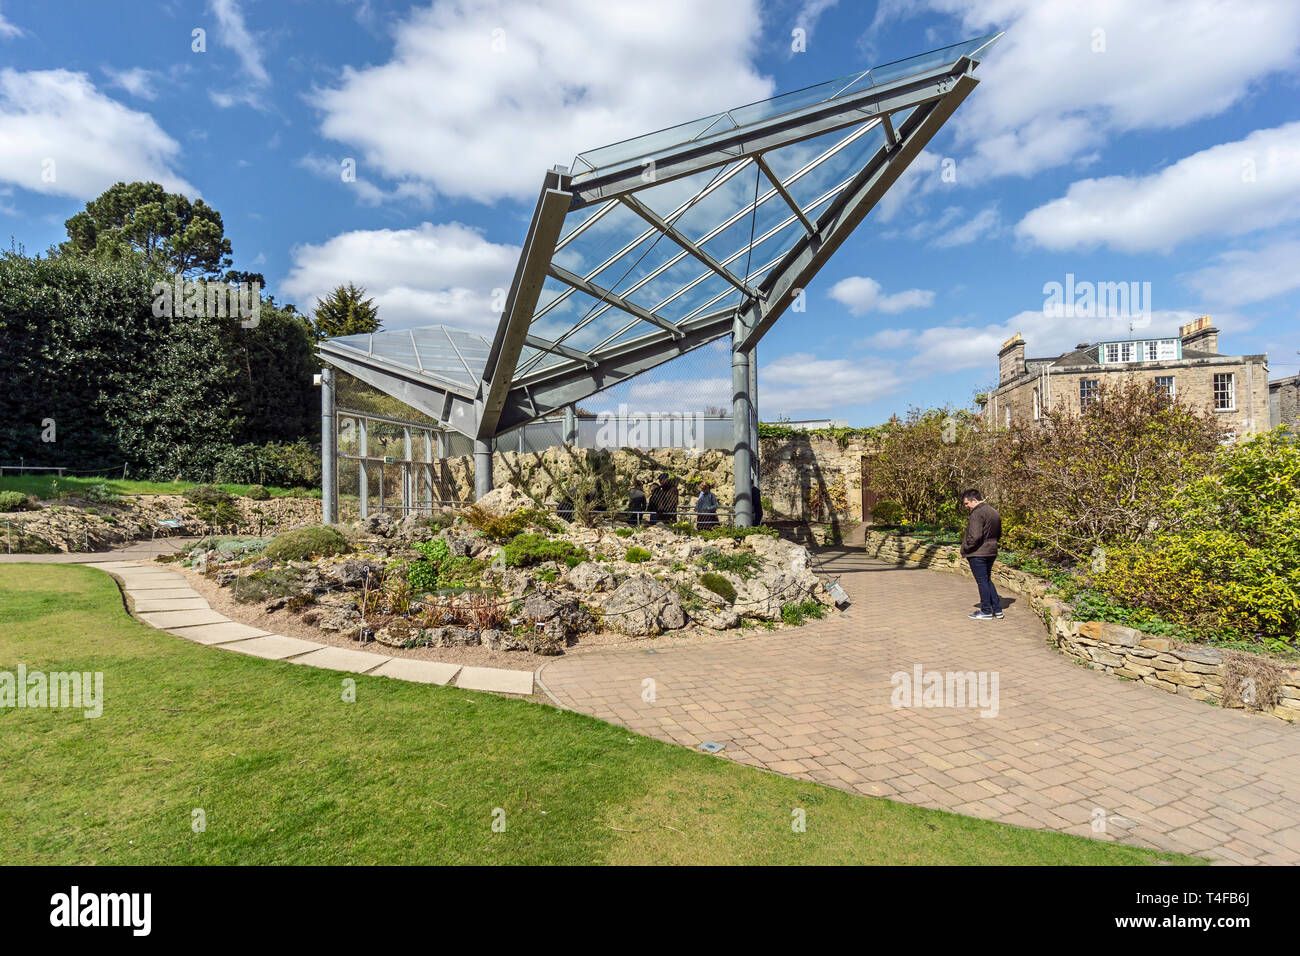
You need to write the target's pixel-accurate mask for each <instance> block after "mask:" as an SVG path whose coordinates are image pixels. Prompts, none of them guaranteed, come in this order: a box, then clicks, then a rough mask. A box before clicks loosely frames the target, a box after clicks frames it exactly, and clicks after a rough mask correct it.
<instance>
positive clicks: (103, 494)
mask: <svg viewBox="0 0 1300 956" xmlns="http://www.w3.org/2000/svg"><path fill="white" fill-rule="evenodd" d="M81 496H82V497H83V498H85V499H86V500H87V501H93V502H95V504H100V505H111V504H112V503H113V502H115V501H117V495H115V494H114V493H113V491H112V489H110V488H109V487H108V484H107V483H105V482H102V481H96V482H95V483H94V484H91V485H87V486H86V487H85V489H84V490H83V491H82V492H81Z"/></svg>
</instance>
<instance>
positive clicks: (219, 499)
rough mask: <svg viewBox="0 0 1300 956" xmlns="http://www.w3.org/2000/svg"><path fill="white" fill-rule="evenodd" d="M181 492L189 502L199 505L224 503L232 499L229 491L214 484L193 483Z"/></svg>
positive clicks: (209, 505)
mask: <svg viewBox="0 0 1300 956" xmlns="http://www.w3.org/2000/svg"><path fill="white" fill-rule="evenodd" d="M183 494H184V496H185V500H186V501H188V502H190V504H193V505H199V506H201V507H211V506H213V505H220V504H226V503H228V502H230V501H232V500H233V498H232V496H231V494H230V492H228V491H226V490H225V489H224V488H218V487H217V486H216V485H194V486H192V487H190V488H186V489H185V491H184V492H183Z"/></svg>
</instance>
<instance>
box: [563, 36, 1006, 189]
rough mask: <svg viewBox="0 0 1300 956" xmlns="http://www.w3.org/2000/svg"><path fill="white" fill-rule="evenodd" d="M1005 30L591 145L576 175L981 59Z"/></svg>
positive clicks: (578, 162) (579, 161) (580, 159)
mask: <svg viewBox="0 0 1300 956" xmlns="http://www.w3.org/2000/svg"><path fill="white" fill-rule="evenodd" d="M999 36H1001V34H1000V33H990V34H988V35H986V36H982V37H976V38H975V39H973V40H964V41H962V42H961V43H954V44H952V45H951V46H946V47H941V48H940V49H938V50H931V51H930V52H928V53H921V54H919V55H917V56H910V57H907V58H905V59H902V60H894V61H893V62H891V63H882V64H881V65H880V66H874V67H870V68H869V69H866V70H861V71H859V72H857V73H850V74H848V75H846V76H841V77H837V78H836V79H833V80H825V81H823V82H821V83H817V84H814V85H813V86H808V87H805V88H804V89H802V90H795V91H793V92H790V93H781V94H779V95H777V96H773V97H770V98H768V99H765V100H759V101H757V102H755V103H749V104H747V105H745V106H738V107H735V108H733V109H729V110H725V111H724V112H721V113H713V114H712V115H710V116H702V117H700V118H699V119H694V120H691V121H689V122H687V123H680V124H678V125H677V126H669V127H668V128H666V129H661V130H658V131H656V132H654V133H645V134H643V135H641V136H634V137H632V138H631V139H625V140H623V141H622V142H619V143H612V144H610V145H609V146H601V147H600V148H598V149H591V150H588V151H587V152H585V153H579V154H578V155H577V156H576V157H575V158H574V160H573V173H574V176H575V179H577V178H580V177H581V176H582V175H583V173H584V172H592V171H594V170H603V169H608V168H610V167H613V166H619V165H627V164H630V163H639V162H641V161H644V160H645V159H646V158H648V157H651V156H653V155H655V154H656V153H660V152H663V151H665V150H670V149H673V148H676V147H680V146H682V145H684V144H686V143H707V142H708V141H709V140H710V139H712V138H716V137H721V136H722V135H723V134H726V133H730V132H734V131H735V130H738V129H741V128H743V127H746V126H750V125H752V124H755V123H758V122H760V121H762V120H767V119H771V118H772V117H773V116H777V115H781V114H786V113H792V112H796V111H798V110H801V109H806V108H809V107H813V106H820V105H822V104H825V103H829V102H831V101H833V100H836V99H839V98H841V97H848V96H851V95H853V94H855V93H861V92H862V91H864V90H867V89H871V88H873V87H879V86H884V85H885V84H887V83H894V82H896V81H898V80H902V79H905V78H907V77H909V76H916V75H918V74H921V73H925V72H927V71H929V70H932V69H934V67H936V66H942V65H944V64H947V63H952V62H954V61H956V60H959V59H960V58H962V57H963V56H965V57H969V58H970V59H972V60H976V61H978V60H979V59H980V56H981V55H982V52H983V50H984V48H985V47H987V46H989V45H990V44H992V43H993V41H994V40H996V39H997V38H998V37H999Z"/></svg>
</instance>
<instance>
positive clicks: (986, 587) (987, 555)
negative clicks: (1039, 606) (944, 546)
mask: <svg viewBox="0 0 1300 956" xmlns="http://www.w3.org/2000/svg"><path fill="white" fill-rule="evenodd" d="M961 498H962V504H964V505H965V506H966V507H967V508H968V509H970V517H969V518H968V519H967V520H966V533H965V534H963V535H962V538H961V555H962V557H963V558H965V559H966V561H967V563H968V564H970V572H971V574H973V575H974V576H975V583H976V584H977V585H978V586H979V589H980V609H979V610H978V611H974V612H972V613H971V615H970V616H971V618H972V619H973V620H976V621H991V620H993V619H994V618H998V619H1001V617H1002V598H1001V597H1000V596H999V595H998V591H997V588H995V587H994V586H993V562H994V560H996V559H997V556H998V539H999V538H1001V537H1002V516H1001V515H1000V514H998V513H997V511H995V510H994V509H993V506H992V505H990V504H989V503H988V502H986V501H985V500H984V496H983V495H981V494H980V493H979V491H977V490H976V489H974V488H970V489H968V490H966V491H963V492H962V495H961Z"/></svg>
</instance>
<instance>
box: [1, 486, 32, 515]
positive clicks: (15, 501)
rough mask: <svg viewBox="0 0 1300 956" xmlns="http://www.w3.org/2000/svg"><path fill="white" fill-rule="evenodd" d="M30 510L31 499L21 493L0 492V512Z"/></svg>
mask: <svg viewBox="0 0 1300 956" xmlns="http://www.w3.org/2000/svg"><path fill="white" fill-rule="evenodd" d="M28 510H35V509H33V508H32V502H31V499H30V498H28V497H27V496H26V495H25V494H23V493H22V492H21V491H0V511H28Z"/></svg>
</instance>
